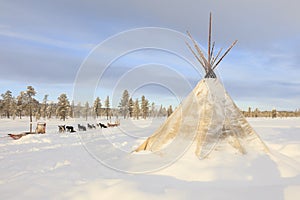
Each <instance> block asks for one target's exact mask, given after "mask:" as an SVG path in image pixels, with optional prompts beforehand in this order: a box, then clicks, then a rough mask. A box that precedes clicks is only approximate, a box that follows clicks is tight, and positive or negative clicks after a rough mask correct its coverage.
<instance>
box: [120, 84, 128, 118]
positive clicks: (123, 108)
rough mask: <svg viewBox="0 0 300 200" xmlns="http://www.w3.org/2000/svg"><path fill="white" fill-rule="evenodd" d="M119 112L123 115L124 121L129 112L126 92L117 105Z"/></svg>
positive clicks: (125, 91)
mask: <svg viewBox="0 0 300 200" xmlns="http://www.w3.org/2000/svg"><path fill="white" fill-rule="evenodd" d="M119 108H120V112H121V114H122V115H123V117H124V119H125V118H126V117H127V115H128V110H129V93H128V91H127V90H124V92H123V95H122V99H121V102H120V104H119Z"/></svg>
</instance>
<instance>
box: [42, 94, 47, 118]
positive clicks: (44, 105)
mask: <svg viewBox="0 0 300 200" xmlns="http://www.w3.org/2000/svg"><path fill="white" fill-rule="evenodd" d="M48 96H49V95H48V94H45V96H44V99H43V102H42V105H41V116H42V117H43V118H44V119H45V118H46V116H47V102H48Z"/></svg>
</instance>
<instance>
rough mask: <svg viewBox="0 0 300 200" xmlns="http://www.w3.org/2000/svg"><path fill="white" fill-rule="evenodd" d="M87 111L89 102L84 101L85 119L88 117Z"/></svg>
mask: <svg viewBox="0 0 300 200" xmlns="http://www.w3.org/2000/svg"><path fill="white" fill-rule="evenodd" d="M89 111H90V105H89V102H85V105H84V110H83V112H84V116H85V120H86V121H87V119H88V116H89Z"/></svg>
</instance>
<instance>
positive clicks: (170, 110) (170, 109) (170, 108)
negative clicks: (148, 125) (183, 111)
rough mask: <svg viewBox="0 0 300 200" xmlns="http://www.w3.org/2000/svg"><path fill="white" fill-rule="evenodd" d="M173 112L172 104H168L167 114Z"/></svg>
mask: <svg viewBox="0 0 300 200" xmlns="http://www.w3.org/2000/svg"><path fill="white" fill-rule="evenodd" d="M172 113H173V108H172V105H170V106H169V108H168V110H167V114H168V117H169V116H170V115H171V114H172Z"/></svg>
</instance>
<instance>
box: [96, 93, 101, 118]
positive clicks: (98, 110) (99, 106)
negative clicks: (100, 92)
mask: <svg viewBox="0 0 300 200" xmlns="http://www.w3.org/2000/svg"><path fill="white" fill-rule="evenodd" d="M101 107H102V104H101V99H100V98H99V97H97V98H96V99H95V101H94V112H95V114H96V118H98V117H99V116H100V117H101Z"/></svg>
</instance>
